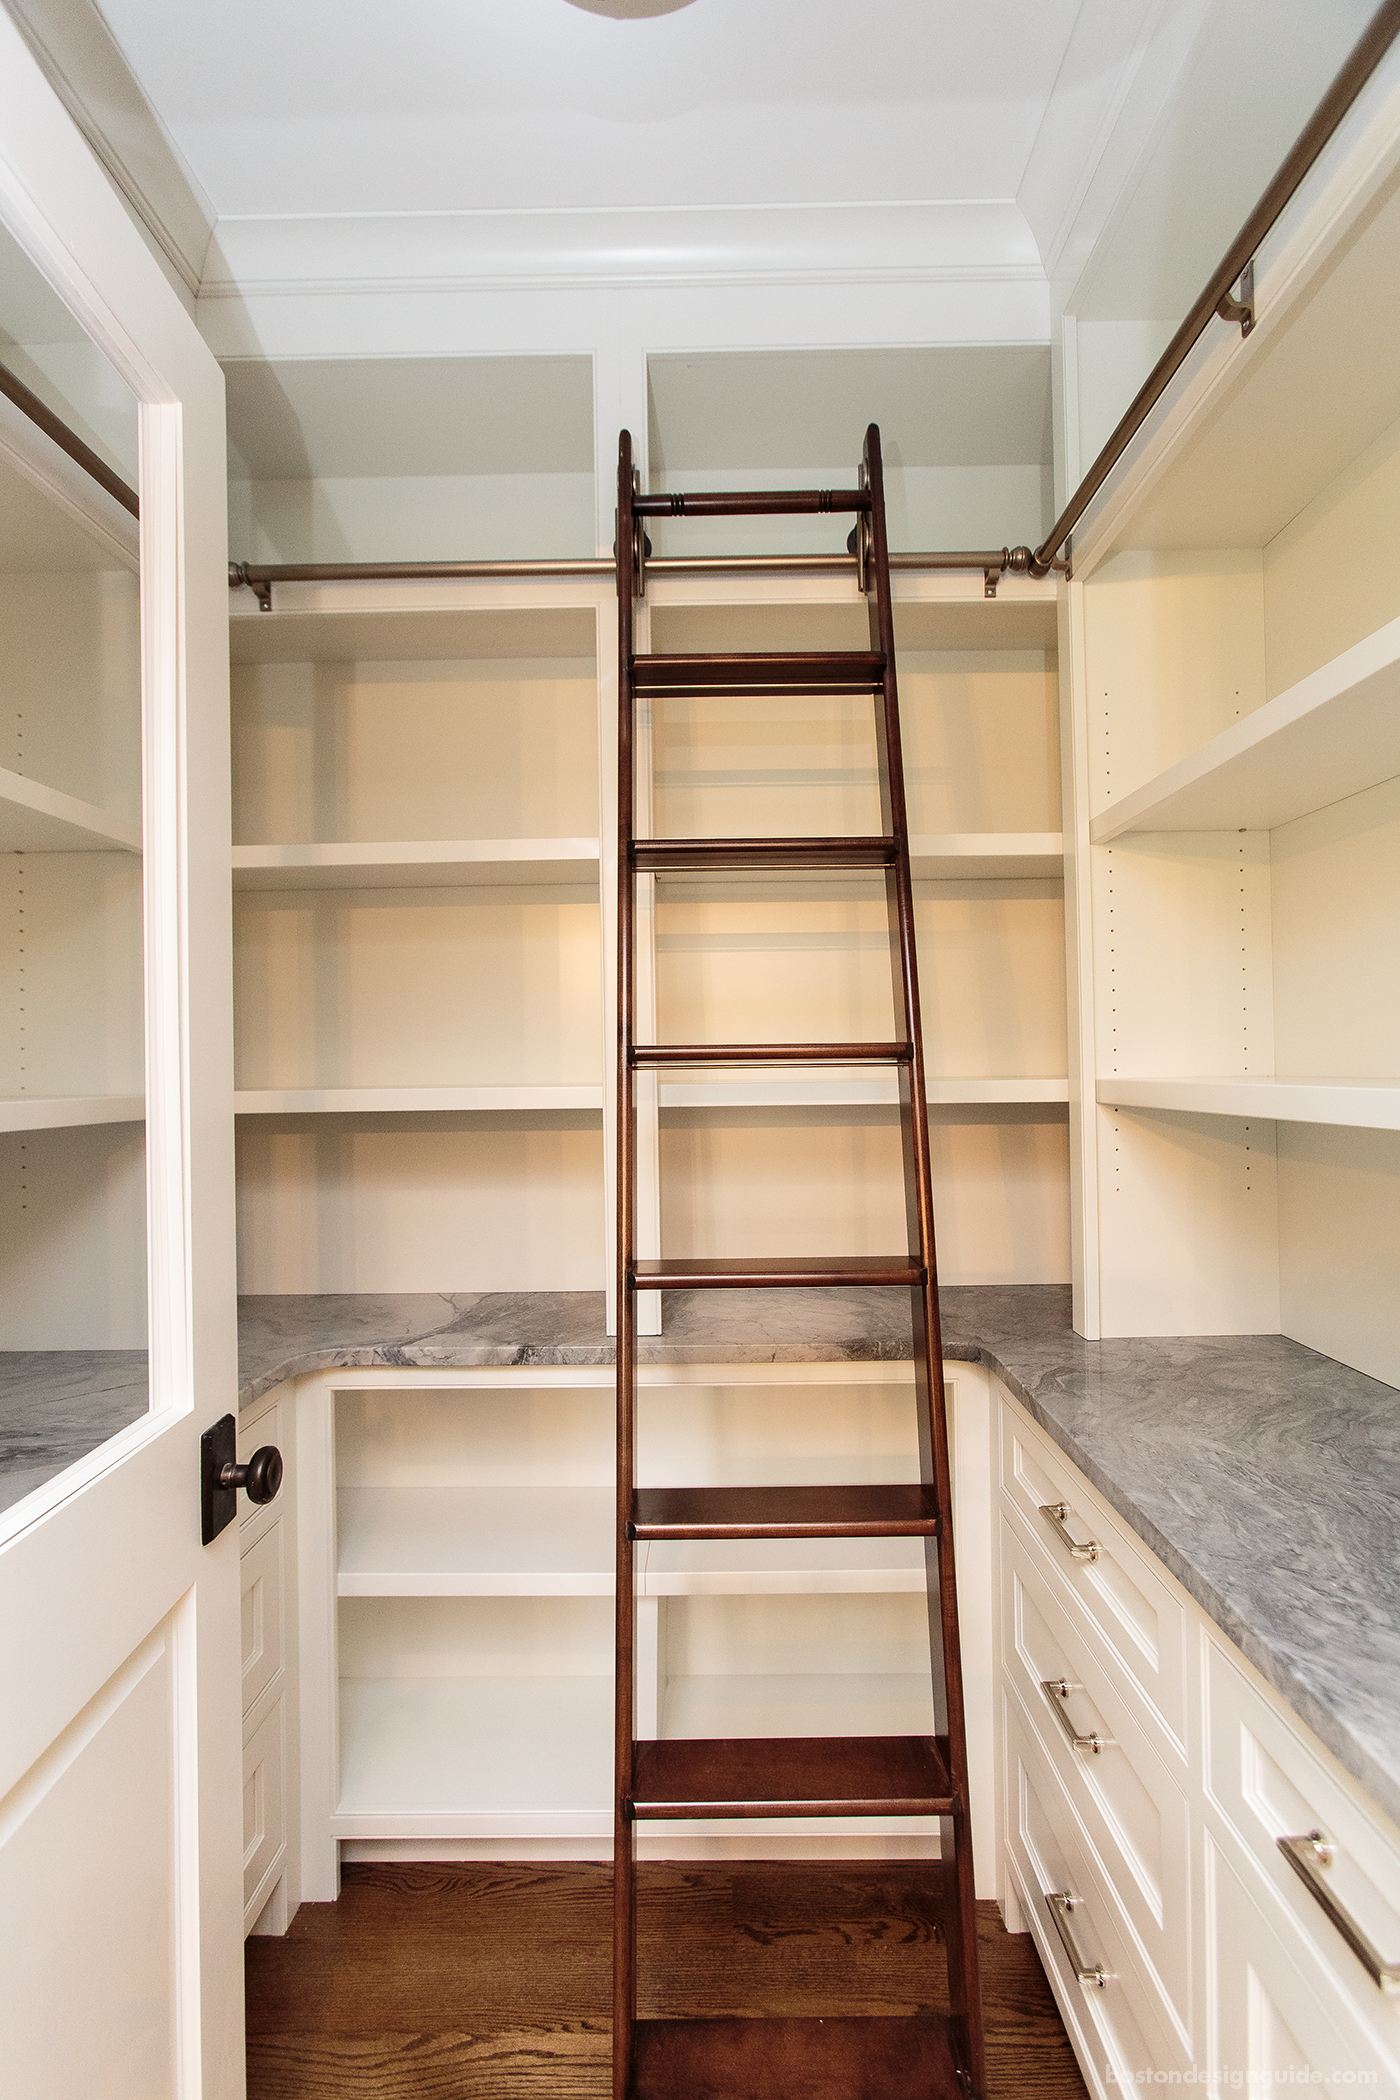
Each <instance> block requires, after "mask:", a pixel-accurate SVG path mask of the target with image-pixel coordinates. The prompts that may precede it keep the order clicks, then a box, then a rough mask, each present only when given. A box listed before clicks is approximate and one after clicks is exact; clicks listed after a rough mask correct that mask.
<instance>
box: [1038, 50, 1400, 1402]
mask: <svg viewBox="0 0 1400 2100" xmlns="http://www.w3.org/2000/svg"><path fill="white" fill-rule="evenodd" d="M1387 92H1390V93H1391V103H1390V105H1389V106H1388V108H1383V107H1382V106H1381V105H1380V104H1379V103H1378V104H1377V105H1376V108H1375V109H1374V110H1373V111H1372V112H1371V114H1370V116H1369V117H1367V119H1366V120H1365V122H1364V123H1363V122H1361V121H1360V120H1358V121H1357V123H1356V125H1354V126H1353V128H1352V130H1351V131H1350V132H1349V133H1348V135H1347V141H1346V143H1345V145H1344V146H1339V147H1338V148H1337V149H1335V150H1334V152H1333V155H1332V158H1331V160H1330V162H1329V164H1328V166H1327V168H1326V170H1325V171H1324V172H1323V173H1321V174H1320V175H1319V176H1318V177H1316V178H1314V182H1313V186H1312V188H1311V190H1310V192H1309V196H1308V199H1307V201H1306V204H1303V203H1299V204H1298V205H1297V206H1296V207H1294V208H1292V209H1291V211H1290V214H1289V215H1288V216H1287V217H1286V219H1285V221H1284V222H1283V223H1281V225H1280V227H1279V228H1278V229H1277V231H1276V232H1275V233H1274V234H1273V235H1271V236H1270V239H1269V241H1268V242H1267V243H1266V244H1265V246H1264V248H1263V250H1262V251H1261V254H1260V255H1259V257H1258V258H1256V300H1257V312H1258V315H1259V322H1258V325H1257V326H1256V327H1255V329H1254V330H1253V332H1252V333H1251V334H1250V335H1249V337H1247V338H1243V337H1241V336H1240V335H1239V333H1238V332H1237V331H1236V332H1231V331H1227V330H1223V329H1222V330H1217V331H1215V333H1214V334H1213V336H1212V338H1211V340H1210V341H1209V342H1208V343H1207V344H1206V345H1205V346H1204V347H1203V350H1202V352H1201V354H1200V356H1199V358H1198V359H1197V362H1196V364H1195V365H1194V367H1193V368H1192V371H1191V372H1190V373H1189V374H1188V375H1187V377H1186V378H1185V379H1184V380H1183V382H1182V383H1181V385H1180V386H1179V387H1178V388H1177V390H1176V394H1175V397H1174V399H1173V401H1172V402H1171V403H1170V404H1169V405H1168V407H1167V409H1166V410H1165V411H1164V412H1163V414H1162V416H1161V418H1160V420H1159V421H1158V423H1157V424H1156V425H1155V426H1154V428H1153V430H1152V431H1151V432H1150V433H1149V434H1148V436H1147V437H1146V439H1145V440H1144V442H1143V443H1142V444H1141V445H1140V447H1139V449H1138V455H1137V458H1136V461H1135V463H1134V465H1133V467H1132V469H1131V471H1130V472H1128V473H1127V474H1125V475H1124V476H1123V477H1122V479H1121V481H1120V483H1119V484H1118V485H1117V486H1116V487H1115V488H1114V490H1113V491H1112V493H1111V494H1110V496H1109V497H1108V498H1107V499H1106V500H1105V501H1104V502H1102V503H1101V504H1100V505H1099V506H1098V508H1097V510H1096V511H1095V512H1094V513H1093V514H1092V515H1091V518H1090V520H1089V523H1088V525H1087V527H1086V528H1084V529H1083V530H1081V531H1080V532H1079V533H1078V534H1076V538H1075V549H1074V565H1075V580H1074V582H1073V584H1072V585H1071V586H1070V592H1069V608H1068V622H1067V626H1068V631H1069V633H1070V636H1071V641H1072V647H1071V653H1070V661H1069V665H1068V667H1067V668H1068V671H1069V685H1070V691H1071V701H1070V706H1069V708H1068V710H1067V721H1068V728H1069V743H1068V751H1069V761H1068V765H1067V779H1069V780H1070V781H1071V784H1072V794H1073V801H1074V808H1073V810H1072V811H1067V812H1066V841H1067V866H1068V867H1069V868H1070V869H1071V870H1072V874H1071V878H1070V880H1069V882H1068V883H1067V898H1068V903H1069V910H1070V923H1071V933H1070V950H1071V956H1072V960H1073V964H1074V975H1075V977H1076V979H1077V996H1076V1001H1075V1005H1074V1009H1073V1012H1072V1034H1073V1036H1074V1039H1075V1041H1074V1048H1073V1050H1072V1057H1071V1069H1072V1072H1073V1074H1074V1080H1073V1085H1072V1090H1071V1121H1072V1127H1073V1129H1074V1131H1075V1134H1076V1141H1077V1145H1076V1171H1075V1174H1074V1176H1073V1185H1074V1187H1075V1191H1076V1204H1077V1208H1078V1210H1079V1214H1080V1216H1081V1218H1082V1228H1081V1230H1080V1231H1078V1232H1077V1234H1076V1242H1077V1244H1078V1245H1080V1246H1081V1247H1082V1249H1083V1262H1082V1267H1081V1269H1080V1271H1079V1273H1078V1274H1077V1276H1076V1300H1077V1309H1078V1315H1079V1322H1080V1324H1081V1325H1082V1327H1083V1330H1084V1331H1085V1332H1087V1333H1090V1334H1095V1333H1100V1332H1102V1333H1103V1334H1144V1333H1145V1334H1158V1333H1202V1332H1206V1333H1210V1332H1225V1333H1231V1332H1236V1333H1237V1332H1243V1333H1269V1332H1277V1331H1279V1330H1280V1329H1281V1330H1282V1331H1283V1332H1284V1333H1285V1334H1289V1335H1292V1336H1294V1337H1295V1338H1296V1339H1298V1340H1300V1341H1302V1342H1306V1343H1308V1344H1310V1345H1311V1346H1313V1347H1315V1348H1317V1349H1319V1350H1321V1351H1322V1352H1324V1353H1325V1354H1327V1355H1330V1356H1334V1357H1337V1358H1340V1359H1341V1360H1342V1361H1343V1362H1346V1363H1349V1364H1352V1365H1355V1366H1356V1367H1357V1368H1358V1369H1360V1370H1363V1371H1367V1372H1370V1373H1371V1374H1373V1375H1374V1376H1377V1377H1379V1378H1382V1379H1385V1380H1387V1381H1389V1382H1391V1383H1400V1326H1397V1323H1396V1320H1395V1312H1394V1303H1395V1300H1394V1249H1395V1247H1396V1246H1397V1244H1400V1135H1398V1134H1397V1133H1400V972H1397V971H1396V969H1395V967H1394V962H1393V958H1394V956H1395V954H1396V952H1397V946H1396V942H1397V926H1398V925H1400V584H1398V583H1397V575H1400V571H1397V567H1396V559H1395V557H1396V550H1397V545H1400V421H1397V418H1400V383H1398V382H1397V379H1396V373H1395V366H1394V360H1393V358H1392V357H1391V356H1390V349H1389V332H1388V327H1389V324H1388V322H1387V320H1386V318H1385V316H1384V315H1383V314H1382V312H1381V311H1380V310H1379V309H1378V308H1377V306H1376V305H1375V304H1374V303H1372V304H1367V302H1366V301H1365V300H1362V301H1361V303H1360V304H1359V305H1358V304H1356V303H1355V300H1356V295H1357V292H1358V287H1359V286H1360V285H1361V284H1362V283H1363V282H1374V281H1376V280H1374V279H1373V278H1372V277H1371V275H1370V274H1369V273H1370V272H1372V271H1374V270H1381V271H1392V270H1393V269H1394V267H1395V259H1396V257H1397V255H1400V186H1398V185H1397V177H1396V173H1395V169H1394V166H1393V160H1394V149H1393V139H1394V135H1395V124H1396V111H1395V107H1394V101H1393V92H1392V91H1389V90H1388V91H1387ZM1391 281H1392V280H1391V279H1390V278H1389V277H1387V279H1386V282H1387V283H1389V282H1391ZM1285 431H1286V432H1287V433H1288V438H1287V441H1286V442H1279V435H1278V434H1279V433H1280V432H1285Z"/></svg>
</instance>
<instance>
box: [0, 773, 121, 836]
mask: <svg viewBox="0 0 1400 2100" xmlns="http://www.w3.org/2000/svg"><path fill="white" fill-rule="evenodd" d="M140 851H141V826H140V824H139V822H136V821H134V820H130V819H128V818H126V817H119V816H117V814H116V813H115V811H113V810H110V809H100V808H99V807H98V806H97V804H96V803H93V802H81V801H79V799H78V797H77V796H76V795H65V794H63V793H62V792H61V790H60V789H58V788H51V787H45V786H44V784H43V782H42V781H39V780H30V779H29V778H28V777H27V776H26V775H25V774H23V773H11V772H10V771H9V769H8V768H7V767H4V766H0V853H140Z"/></svg>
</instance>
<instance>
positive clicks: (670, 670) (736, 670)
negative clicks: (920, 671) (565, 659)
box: [631, 649, 885, 698]
mask: <svg viewBox="0 0 1400 2100" xmlns="http://www.w3.org/2000/svg"><path fill="white" fill-rule="evenodd" d="M631 672H632V691H633V693H634V694H656V693H728V694H732V695H734V696H735V697H739V698H742V697H743V696H745V695H750V696H753V697H761V696H762V695H765V694H770V693H789V692H790V693H866V694H868V693H878V692H879V691H880V690H881V689H882V687H883V685H884V680H885V659H884V657H883V656H879V655H875V654H873V653H872V652H871V651H869V650H860V649H808V650H802V651H800V652H798V653H795V654H788V653H785V654H776V653H769V652H767V651H764V652H761V653H757V654H755V653H753V652H749V651H745V652H743V653H741V654H735V655H730V654H719V655H713V656H680V655H677V656H634V657H633V658H632V662H631Z"/></svg>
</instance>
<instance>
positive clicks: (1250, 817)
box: [1089, 620, 1400, 846]
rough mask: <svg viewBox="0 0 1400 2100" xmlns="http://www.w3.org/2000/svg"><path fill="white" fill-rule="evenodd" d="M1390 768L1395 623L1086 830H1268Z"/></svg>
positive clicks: (1397, 754) (1397, 700)
mask: <svg viewBox="0 0 1400 2100" xmlns="http://www.w3.org/2000/svg"><path fill="white" fill-rule="evenodd" d="M1397 773H1400V620H1391V621H1389V622H1388V623H1387V624H1386V625H1385V626H1384V627H1381V628H1378V629H1377V630H1376V632H1375V633H1374V634H1368V635H1367V636H1366V638H1365V640H1364V641H1360V642H1357V643H1356V644H1355V646H1354V647H1353V648H1350V649H1344V650H1343V651H1342V653H1341V655H1340V656H1335V657H1333V659H1332V661H1331V662H1330V663H1326V664H1324V665H1323V666H1322V668H1321V669H1320V670H1317V671H1314V672H1313V673H1312V674H1311V676H1310V677H1307V678H1302V679H1300V680H1299V681H1298V683H1297V685H1294V686H1290V687H1289V688H1288V690H1287V692H1283V693H1280V694H1279V695H1278V696H1277V698H1276V699H1273V700H1269V701H1266V702H1265V704H1264V705H1263V706H1262V707H1260V708H1256V709H1255V711H1254V712H1253V714H1249V715H1246V716H1245V717H1244V718H1243V720H1242V721H1239V722H1233V723H1232V724H1231V725H1230V727H1229V728H1228V729H1226V730H1222V732H1221V734H1220V735H1219V736H1217V737H1213V738H1212V739H1211V741H1210V742H1209V743H1208V744H1203V745H1201V747H1200V749H1199V750H1196V751H1193V752H1192V753H1191V754H1190V756H1189V757H1187V758H1183V759H1180V760H1179V761H1178V762H1177V764H1176V765H1174V766H1169V767H1168V768H1167V770H1166V771H1165V772H1164V773H1159V774H1158V775H1157V776H1156V778H1155V779H1153V780H1149V781H1147V782H1146V784H1145V785H1144V786H1142V787H1140V788H1137V789H1135V790H1134V791H1133V793H1132V794H1130V795H1125V796H1124V797H1123V800H1122V801H1121V802H1119V803H1115V804H1114V806H1113V807H1112V808H1111V809H1103V810H1100V811H1099V813H1098V814H1097V816H1095V818H1094V819H1093V822H1092V823H1091V825H1090V827H1089V835H1090V837H1091V838H1092V839H1093V841H1094V843H1095V845H1100V846H1102V845H1107V844H1108V842H1109V841H1110V840H1111V839H1116V838H1119V837H1121V836H1122V834H1123V833H1124V832H1132V831H1225V830H1230V831H1235V830H1247V831H1268V830H1271V829H1272V828H1273V826H1274V825H1276V824H1287V823H1289V822H1291V821H1292V819H1293V818H1295V817H1301V816H1306V815H1307V813H1308V812H1309V811H1310V810H1314V809H1322V808H1324V807H1325V806H1326V805H1327V804H1328V803H1330V802H1339V801H1341V799H1342V797H1343V796H1344V795H1355V794H1359V793H1360V792H1361V790H1362V789H1363V788H1368V787H1374V786H1375V785H1376V784H1377V782H1379V781H1382V780H1390V779H1393V778H1394V777H1395V775H1396V774H1397Z"/></svg>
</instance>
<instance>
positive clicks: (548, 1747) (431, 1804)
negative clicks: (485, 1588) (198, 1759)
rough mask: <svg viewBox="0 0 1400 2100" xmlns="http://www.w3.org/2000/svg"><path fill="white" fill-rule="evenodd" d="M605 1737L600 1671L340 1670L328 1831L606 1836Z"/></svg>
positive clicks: (606, 1693)
mask: <svg viewBox="0 0 1400 2100" xmlns="http://www.w3.org/2000/svg"><path fill="white" fill-rule="evenodd" d="M612 1737H613V1682H612V1677H611V1675H608V1676H602V1675H599V1676H578V1677H573V1676H569V1677H564V1676H558V1677H548V1676H541V1677H527V1676H520V1677H426V1678H425V1677H410V1678H378V1677H373V1678H363V1677H349V1678H347V1677H343V1678H342V1679H341V1680H340V1774H341V1780H340V1800H339V1804H338V1806H337V1808H336V1810H335V1812H334V1814H333V1815H332V1817H331V1834H332V1835H333V1836H334V1837H337V1838H378V1837H389V1838H452V1837H472V1838H524V1837H539V1838H570V1837H572V1838H579V1837H599V1838H602V1837H608V1836H610V1835H611V1833H612V1811H611V1800H612V1748H613V1744H612ZM543 1802H548V1803H549V1804H550V1805H549V1806H548V1807H547V1808H545V1807H541V1805H540V1804H541V1803H543Z"/></svg>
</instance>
